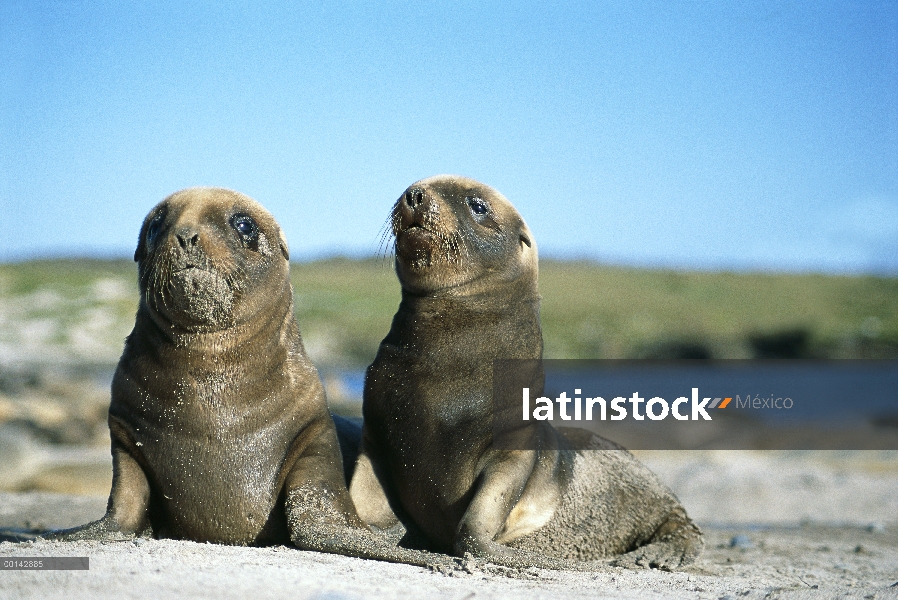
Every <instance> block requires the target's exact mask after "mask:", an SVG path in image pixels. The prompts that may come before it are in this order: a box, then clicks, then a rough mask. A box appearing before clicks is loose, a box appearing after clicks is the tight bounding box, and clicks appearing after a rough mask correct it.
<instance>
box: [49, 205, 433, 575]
mask: <svg viewBox="0 0 898 600" xmlns="http://www.w3.org/2000/svg"><path fill="white" fill-rule="evenodd" d="M288 258H289V254H288V250H287V243H286V241H285V239H284V236H283V233H282V232H281V229H280V227H279V226H278V224H277V222H276V221H275V220H274V218H273V217H272V216H271V214H269V213H268V211H266V210H265V209H264V208H263V207H262V206H261V205H260V204H258V203H257V202H255V201H254V200H252V199H251V198H248V197H247V196H244V195H242V194H240V193H237V192H234V191H231V190H226V189H220V188H191V189H187V190H184V191H181V192H178V193H176V194H173V195H172V196H169V197H168V198H166V199H165V200H163V201H162V202H160V203H159V204H158V205H157V206H156V207H155V208H153V210H151V211H150V213H149V215H148V216H147V217H146V220H145V221H144V223H143V227H142V229H141V232H140V240H139V243H138V246H137V250H136V252H135V254H134V260H136V261H137V262H138V265H139V283H140V292H141V297H140V305H139V308H138V310H137V316H136V320H135V324H134V330H133V331H132V332H131V335H129V336H128V339H127V340H126V342H125V349H124V352H123V354H122V357H121V360H120V361H119V364H118V368H117V369H116V372H115V376H114V378H113V382H112V401H111V405H110V408H109V429H110V434H111V438H112V458H113V481H112V490H111V492H110V494H109V504H108V508H107V511H106V514H105V516H104V517H102V518H101V519H100V520H98V521H95V522H93V523H89V524H87V525H83V526H81V527H78V528H75V529H70V530H65V531H61V532H56V533H54V534H51V535H50V536H49V537H50V538H52V539H61V540H74V539H89V538H112V539H116V538H121V537H123V535H124V536H128V535H133V534H143V535H148V534H152V535H154V536H157V537H169V538H178V539H187V540H194V541H198V542H216V543H222V544H239V545H263V544H279V543H289V542H290V541H292V542H293V543H294V544H295V545H296V546H298V547H300V548H303V549H311V550H319V551H324V552H333V553H339V554H347V555H352V556H360V557H366V558H378V559H383V560H391V561H398V562H409V563H413V564H421V565H426V564H432V563H434V562H438V561H437V560H436V559H434V558H433V557H431V556H427V555H425V554H424V553H421V552H415V551H407V550H405V549H402V548H395V547H393V546H391V545H389V544H387V543H386V542H384V541H383V540H378V539H377V538H376V537H375V536H374V534H372V533H371V531H370V530H369V529H368V528H367V526H366V525H365V524H364V523H363V522H362V521H361V520H360V519H359V517H358V515H357V513H356V511H355V508H354V506H353V504H352V500H351V499H350V497H349V491H348V489H347V487H346V480H345V478H344V474H343V469H342V463H341V457H340V450H339V446H338V440H337V434H336V431H335V428H334V423H333V421H332V419H331V415H330V413H329V412H328V409H327V406H326V403H325V397H324V388H323V386H322V384H321V381H320V380H319V377H318V372H317V371H316V369H315V367H314V366H312V364H311V362H310V361H309V359H308V357H307V356H306V353H305V349H304V348H303V344H302V340H301V338H300V334H299V329H298V327H297V324H296V319H295V317H294V314H293V289H292V287H291V285H290V279H289V261H288Z"/></svg>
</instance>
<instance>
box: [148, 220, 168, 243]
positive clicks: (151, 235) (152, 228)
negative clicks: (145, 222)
mask: <svg viewBox="0 0 898 600" xmlns="http://www.w3.org/2000/svg"><path fill="white" fill-rule="evenodd" d="M164 220H165V215H162V214H160V215H156V216H155V217H153V220H152V221H150V224H149V226H148V227H147V241H149V242H152V241H153V240H155V239H156V235H157V234H158V233H159V230H160V229H161V228H162V221H164Z"/></svg>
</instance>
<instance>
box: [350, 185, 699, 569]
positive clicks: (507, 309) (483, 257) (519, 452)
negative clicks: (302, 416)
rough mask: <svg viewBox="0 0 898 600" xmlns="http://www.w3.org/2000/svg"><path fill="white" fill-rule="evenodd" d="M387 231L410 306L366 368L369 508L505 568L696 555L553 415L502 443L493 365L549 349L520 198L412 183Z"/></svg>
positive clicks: (606, 445) (681, 521) (435, 545)
mask: <svg viewBox="0 0 898 600" xmlns="http://www.w3.org/2000/svg"><path fill="white" fill-rule="evenodd" d="M391 222H392V231H393V234H394V235H395V245H396V248H395V250H396V273H397V275H398V277H399V281H400V282H401V284H402V301H401V303H400V305H399V310H398V311H397V312H396V315H395V316H394V317H393V325H392V328H391V329H390V332H389V334H388V335H387V337H386V338H384V340H383V342H382V343H381V345H380V349H379V351H378V353H377V357H376V358H375V359H374V362H373V363H372V364H371V366H370V367H369V368H368V371H367V374H366V379H365V392H364V418H365V420H364V427H363V436H362V445H361V450H360V455H359V459H358V462H357V463H356V470H355V474H354V475H353V479H352V483H351V485H350V493H351V495H352V498H353V501H354V502H355V504H356V508H357V510H358V512H359V515H360V516H361V517H362V518H363V519H364V520H365V521H366V522H368V523H369V524H371V525H372V526H375V527H377V528H380V529H383V530H390V529H393V531H399V532H400V533H399V535H401V534H402V530H403V527H404V528H405V529H407V530H408V531H409V534H410V533H411V532H415V533H416V535H417V536H419V537H420V536H421V535H423V537H424V538H425V539H426V544H428V545H429V547H430V548H431V549H433V550H439V551H443V552H449V553H454V554H456V555H458V556H463V555H464V554H465V553H471V554H473V555H474V556H477V557H482V558H484V559H486V560H487V561H488V562H497V563H500V564H505V565H509V566H541V567H550V568H570V567H574V568H578V567H580V568H582V567H584V566H585V564H584V563H583V562H579V561H599V562H598V563H596V564H595V566H596V568H598V565H599V564H607V562H604V561H601V560H600V559H605V558H608V557H611V556H614V555H621V556H618V557H617V558H616V560H615V561H614V563H613V564H617V565H621V566H631V567H657V568H663V569H674V568H677V567H680V566H682V565H685V564H688V563H689V562H692V561H693V560H694V559H695V557H696V556H697V555H698V553H699V552H700V550H701V547H702V537H701V533H700V531H699V530H698V528H697V527H696V526H695V525H694V524H693V523H692V521H690V520H689V518H688V517H687V516H686V512H685V511H684V509H683V507H682V506H681V505H680V503H679V502H678V500H677V499H676V497H675V496H674V495H673V494H672V493H671V492H670V491H669V490H668V489H667V488H665V486H664V485H663V484H662V483H661V482H660V481H659V480H658V478H657V477H656V476H655V475H654V474H653V473H652V472H650V471H649V470H648V469H647V468H645V467H644V466H643V465H642V464H640V463H639V462H638V461H637V460H636V459H635V458H634V457H633V456H632V455H631V454H630V453H629V452H627V451H626V450H624V449H622V448H620V447H619V446H617V445H616V444H613V443H612V442H608V441H607V440H604V439H602V438H600V437H598V436H594V435H592V434H591V433H589V432H587V431H585V430H582V429H576V428H571V429H559V430H556V429H553V428H552V427H551V426H550V425H549V424H547V423H545V422H543V421H528V422H527V423H526V425H524V424H522V426H521V428H520V431H518V432H517V434H523V435H525V436H527V438H528V443H527V445H526V448H528V449H524V448H523V447H521V449H512V450H509V449H503V448H499V447H497V445H496V444H495V443H494V438H493V414H492V413H493V410H494V405H493V402H492V393H493V385H492V377H493V361H494V360H495V359H539V358H540V357H541V356H542V347H543V344H542V333H541V330H540V323H539V300H540V298H539V292H538V289H537V252H536V243H535V242H534V239H533V235H532V234H531V232H530V230H529V229H528V228H527V225H526V224H525V223H524V220H523V219H522V218H521V217H520V215H519V214H518V213H517V211H516V210H515V209H514V207H513V206H512V205H511V203H510V202H509V201H508V200H506V199H505V198H504V197H503V196H502V195H501V194H499V193H498V192H497V191H496V190H494V189H492V188H490V187H488V186H486V185H484V184H482V183H478V182H476V181H473V180H471V179H466V178H463V177H456V176H437V177H432V178H430V179H424V180H422V181H419V182H418V183H415V184H413V185H412V186H411V187H409V188H408V189H407V190H406V191H405V193H404V194H403V195H402V196H401V197H400V198H399V200H398V201H397V202H396V205H395V207H394V208H393V213H392V221H391ZM539 373H541V371H540V372H539ZM539 373H538V374H536V376H535V377H534V379H533V385H534V388H535V390H538V391H539V392H540V393H541V390H542V387H541V386H542V377H541V375H540V374H539ZM534 393H536V392H534ZM517 402H518V403H519V402H520V396H519V395H518V396H517ZM515 410H516V411H517V414H520V412H519V411H520V404H517V408H516V409H515ZM583 448H588V449H583ZM409 534H406V535H409ZM418 543H420V542H418Z"/></svg>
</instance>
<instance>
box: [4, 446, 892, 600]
mask: <svg viewBox="0 0 898 600" xmlns="http://www.w3.org/2000/svg"><path fill="white" fill-rule="evenodd" d="M638 454H639V456H640V458H641V459H642V460H643V461H645V462H646V463H647V464H648V465H649V466H650V467H651V468H652V469H654V470H655V471H656V472H658V473H659V475H661V477H662V478H663V479H664V480H665V481H666V482H667V483H668V485H670V486H671V487H672V488H673V489H674V491H675V492H676V493H677V494H678V496H679V497H680V499H681V500H682V501H683V504H684V505H685V506H686V508H687V510H688V511H689V512H690V514H691V515H692V516H693V517H694V518H695V519H696V521H697V522H698V523H699V524H700V526H701V527H702V529H703V531H704V533H705V536H706V546H705V552H704V554H703V555H702V557H701V558H700V559H699V561H698V562H697V563H695V564H694V565H692V566H690V567H689V568H688V569H686V570H685V571H682V572H675V573H668V572H662V571H656V570H651V571H630V570H624V569H618V568H607V569H605V570H603V571H601V572H595V573H571V572H557V571H546V570H540V569H528V570H513V569H506V568H500V567H495V566H491V565H481V566H477V565H474V564H472V563H467V564H466V563H465V562H464V561H459V566H458V568H457V569H456V570H454V571H452V572H450V573H438V572H430V571H428V570H426V569H422V568H418V567H411V566H407V565H393V564H387V563H379V562H375V561H367V560H361V559H355V558H347V557H343V556H332V555H325V554H319V553H315V552H303V551H299V550H297V549H295V548H290V547H271V548H243V547H229V546H220V545H214V544H198V543H193V542H182V541H173V540H152V539H138V540H131V541H122V542H105V543H99V542H70V543H51V542H44V541H26V542H22V543H15V542H10V541H4V542H2V543H0V558H7V557H14V556H15V557H23V556H29V557H30V556H34V557H50V556H87V557H89V558H90V569H89V570H88V571H4V572H3V574H2V576H0V596H3V597H9V598H63V597H65V598H82V597H85V598H86V597H92V598H122V597H128V598H175V597H216V598H244V597H248V596H249V597H253V598H284V597H291V598H329V599H336V598H384V599H386V598H403V599H409V598H425V597H433V596H439V597H446V598H458V599H462V598H596V597H609V598H611V597H614V598H734V599H735V598H767V597H771V598H793V597H798V598H805V597H807V598H819V597H826V598H835V597H839V598H842V597H848V598H889V597H898V459H896V456H895V453H894V452H815V453H810V452H793V453H788V452H736V451H717V452H680V453H672V452H641V453H638ZM105 503H106V498H105V497H104V496H102V495H91V496H75V495H67V494H58V493H47V492H29V493H3V494H0V529H3V530H4V531H5V537H4V538H3V539H5V540H10V539H13V536H15V535H21V536H22V539H25V538H27V537H30V536H29V534H28V533H27V532H28V531H36V530H44V529H47V528H54V527H65V526H70V525H76V524H79V523H83V522H85V521H88V520H91V519H94V518H97V517H99V516H100V515H102V513H103V511H104V508H105ZM17 532H18V533H17Z"/></svg>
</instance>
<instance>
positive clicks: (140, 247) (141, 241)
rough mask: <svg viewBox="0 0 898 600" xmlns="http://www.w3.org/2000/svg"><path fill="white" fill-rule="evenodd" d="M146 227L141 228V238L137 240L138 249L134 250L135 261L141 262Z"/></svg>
mask: <svg viewBox="0 0 898 600" xmlns="http://www.w3.org/2000/svg"><path fill="white" fill-rule="evenodd" d="M143 230H144V228H143V227H141V228H140V238H138V240H137V249H136V250H134V262H140V257H141V256H143V246H144V235H143Z"/></svg>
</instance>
